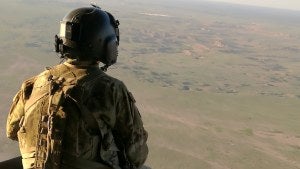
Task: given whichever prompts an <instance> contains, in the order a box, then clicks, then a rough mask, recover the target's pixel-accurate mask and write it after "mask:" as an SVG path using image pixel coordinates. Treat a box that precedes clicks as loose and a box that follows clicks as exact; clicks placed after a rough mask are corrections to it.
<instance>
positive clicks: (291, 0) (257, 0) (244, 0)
mask: <svg viewBox="0 0 300 169" xmlns="http://www.w3.org/2000/svg"><path fill="white" fill-rule="evenodd" d="M211 1H219V2H229V3H235V4H245V5H254V6H263V7H270V8H281V9H291V10H298V11H300V0H211Z"/></svg>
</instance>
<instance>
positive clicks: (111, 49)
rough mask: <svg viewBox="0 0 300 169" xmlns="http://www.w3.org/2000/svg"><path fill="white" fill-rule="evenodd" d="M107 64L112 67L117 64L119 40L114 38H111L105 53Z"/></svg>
mask: <svg viewBox="0 0 300 169" xmlns="http://www.w3.org/2000/svg"><path fill="white" fill-rule="evenodd" d="M105 53H106V55H105V64H107V65H109V66H110V65H112V64H114V63H116V62H117V58H118V40H117V39H116V38H115V37H113V38H110V39H109V40H108V41H107V43H106V51H105Z"/></svg>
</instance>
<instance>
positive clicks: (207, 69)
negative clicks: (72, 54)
mask: <svg viewBox="0 0 300 169" xmlns="http://www.w3.org/2000/svg"><path fill="white" fill-rule="evenodd" d="M95 2H96V3H97V4H98V5H99V6H101V8H102V9H104V10H107V11H110V12H111V13H112V14H114V16H115V17H116V18H117V19H119V20H120V23H121V24H120V33H121V43H120V46H119V50H120V51H119V57H118V63H117V64H116V65H114V66H112V67H111V68H109V69H108V72H107V73H108V74H110V75H112V76H114V77H116V78H118V79H120V80H122V81H124V82H125V84H126V85H127V87H128V89H129V90H130V91H131V92H132V93H133V94H134V96H135V99H136V100H137V106H138V108H139V110H140V112H141V114H142V117H143V121H144V125H145V128H146V130H147V131H148V132H149V140H148V145H149V149H150V152H149V156H148V159H147V161H146V164H145V165H146V166H148V167H149V168H152V169H300V123H299V119H300V113H299V110H300V66H299V65H300V29H299V27H300V22H299V18H300V11H296V10H287V9H273V8H266V7H256V6H247V5H237V4H230V3H223V2H210V1H201V0H199V1H195V0H191V1H183V0H175V1H171V0H164V1H159V0H151V1H150V0H144V1H138V0H123V1H118V0H103V1H95ZM33 4H34V5H33ZM82 6H89V1H84V0H74V1H70V0H67V1H63V0H2V5H1V6H0V11H1V12H2V14H1V15H0V21H1V24H0V41H1V43H0V51H1V52H0V59H1V62H0V79H1V80H0V92H1V97H0V161H3V160H7V159H9V158H13V157H15V156H19V150H18V144H17V142H13V141H11V140H9V139H7V138H6V134H5V126H6V118H7V113H8V111H9V107H10V104H11V101H12V98H13V97H14V95H15V93H16V92H17V91H18V90H19V88H20V85H21V83H22V81H24V80H26V79H27V78H29V77H31V76H34V75H36V74H37V73H39V72H40V71H41V70H43V69H44V68H45V67H47V66H51V65H55V64H57V63H59V62H60V59H59V57H58V56H57V55H56V53H55V52H54V51H53V50H54V45H53V44H54V35H55V34H57V33H58V31H59V21H60V20H61V19H62V18H63V16H64V15H65V14H66V13H67V12H68V11H70V10H71V9H74V8H77V7H82Z"/></svg>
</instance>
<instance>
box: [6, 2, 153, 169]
mask: <svg viewBox="0 0 300 169" xmlns="http://www.w3.org/2000/svg"><path fill="white" fill-rule="evenodd" d="M118 26H119V21H118V20H115V19H114V17H113V15H111V14H110V13H109V12H106V11H103V10H101V9H100V8H99V7H96V6H93V7H85V8H79V9H75V10H73V11H71V12H70V13H68V14H67V15H66V16H65V17H64V18H63V20H62V21H61V23H60V32H59V34H58V35H56V36H55V50H56V52H57V53H59V54H60V56H61V57H62V58H63V59H65V62H64V63H62V64H59V65H56V66H54V67H52V68H46V70H45V71H44V72H42V73H41V74H39V75H37V76H34V77H32V78H30V79H28V80H26V81H25V82H24V83H23V84H22V87H21V90H20V91H19V92H18V93H17V94H16V96H15V98H14V99H13V104H12V106H11V109H10V112H9V115H8V119H7V137H8V138H10V139H12V140H17V141H18V142H19V147H20V152H21V155H22V163H23V168H24V169H75V168H76V169H138V168H140V167H141V166H142V165H143V163H144V162H145V160H146V158H147V155H148V147H147V144H146V141H147V136H148V135H147V132H146V131H145V129H144V127H143V123H142V120H141V116H140V113H139V111H138V109H137V107H136V106H135V99H134V97H133V96H132V94H131V93H130V92H129V91H128V90H127V88H126V86H125V85H124V84H123V82H121V81H120V80H117V79H115V78H113V77H110V76H108V75H107V74H105V73H104V72H105V70H106V69H107V68H108V67H109V66H110V65H112V64H114V63H115V62H116V60H117V55H118V50H117V47H118V45H119V29H118ZM99 62H102V63H103V64H104V66H103V67H102V68H99Z"/></svg>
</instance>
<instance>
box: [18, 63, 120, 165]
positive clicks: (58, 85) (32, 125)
mask: <svg viewBox="0 0 300 169" xmlns="http://www.w3.org/2000/svg"><path fill="white" fill-rule="evenodd" d="M57 75H58V76H57ZM97 76H102V75H101V74H99V73H97V72H95V73H94V74H91V75H89V76H85V75H82V77H84V78H81V77H77V78H65V77H64V75H60V72H59V71H58V72H57V70H54V71H52V70H51V69H49V70H48V71H45V72H44V73H42V74H41V75H40V76H38V77H37V78H33V79H31V80H29V81H27V82H26V83H25V89H24V93H25V95H28V96H29V97H28V98H25V99H26V102H25V107H24V109H25V116H24V117H22V119H21V121H20V130H19V131H18V140H19V146H20V151H21V154H22V163H23V168H24V169H59V168H61V159H62V143H63V136H64V132H65V127H66V118H67V116H68V114H67V113H66V112H65V111H64V108H63V106H62V105H63V104H64V103H65V102H66V101H67V100H72V99H73V98H72V97H70V93H71V91H72V89H73V88H74V87H77V88H78V86H79V87H84V86H86V85H88V84H89V82H91V81H92V80H94V79H97ZM73 101H74V103H76V100H73ZM79 107H80V108H82V106H80V105H79ZM82 109H83V108H82ZM82 109H81V110H80V111H85V110H82ZM100 123H102V124H100V126H102V127H101V128H100V130H101V133H100V134H101V136H102V138H104V137H108V136H109V138H105V139H107V140H109V141H110V142H112V141H113V138H110V137H112V134H111V131H109V129H108V128H107V126H106V125H105V124H104V123H103V122H100ZM98 124H99V122H98ZM114 147H116V146H114ZM101 148H102V147H101ZM100 151H101V150H100ZM103 152H104V154H103V153H102V152H101V156H103V158H105V156H106V155H107V154H105V151H103ZM102 154H103V155H102Z"/></svg>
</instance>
